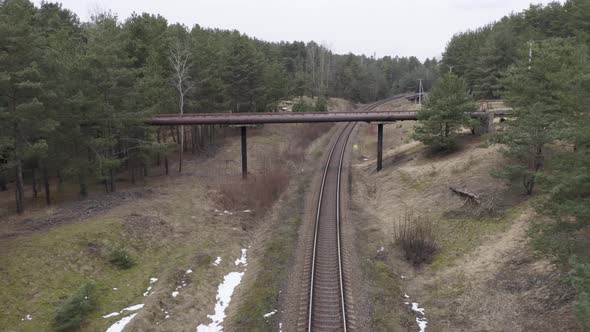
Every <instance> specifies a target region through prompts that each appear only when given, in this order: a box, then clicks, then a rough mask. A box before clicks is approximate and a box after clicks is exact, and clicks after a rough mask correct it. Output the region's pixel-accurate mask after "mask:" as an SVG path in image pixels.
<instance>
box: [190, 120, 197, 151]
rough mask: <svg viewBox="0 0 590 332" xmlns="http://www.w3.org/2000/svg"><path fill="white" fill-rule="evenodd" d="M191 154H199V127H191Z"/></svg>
mask: <svg viewBox="0 0 590 332" xmlns="http://www.w3.org/2000/svg"><path fill="white" fill-rule="evenodd" d="M191 153H192V154H193V155H194V154H196V153H197V126H192V127H191Z"/></svg>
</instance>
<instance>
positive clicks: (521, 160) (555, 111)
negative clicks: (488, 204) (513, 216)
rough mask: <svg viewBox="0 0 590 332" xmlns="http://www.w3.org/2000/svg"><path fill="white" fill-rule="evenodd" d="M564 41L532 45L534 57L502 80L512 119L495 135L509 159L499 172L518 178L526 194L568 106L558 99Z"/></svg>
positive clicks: (562, 88) (564, 58)
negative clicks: (513, 114) (511, 111)
mask: <svg viewBox="0 0 590 332" xmlns="http://www.w3.org/2000/svg"><path fill="white" fill-rule="evenodd" d="M572 50H573V49H572V45H571V44H570V43H569V42H567V41H562V40H548V41H545V42H543V43H542V44H537V45H536V46H535V47H534V48H533V57H532V59H531V60H530V61H529V59H527V57H526V56H524V55H523V57H522V58H523V59H522V60H521V61H519V62H518V64H516V65H515V66H512V67H511V68H510V69H509V71H508V73H507V76H506V77H505V79H504V80H503V81H502V83H503V85H504V87H505V89H506V92H505V97H506V99H507V100H508V101H509V103H510V105H511V106H512V107H513V108H514V112H515V119H514V120H513V121H508V123H507V130H506V131H505V132H504V133H503V134H502V135H499V136H498V139H499V142H501V143H504V144H505V146H506V148H505V149H503V153H504V155H505V156H506V157H507V158H508V159H509V160H511V161H512V163H511V164H509V165H507V166H506V167H505V168H504V169H503V170H502V171H501V172H500V173H499V175H502V176H504V177H506V178H509V179H515V178H520V179H521V181H522V184H523V186H524V187H525V189H526V192H527V194H529V195H530V194H532V193H533V189H534V187H535V184H536V180H537V176H538V173H540V172H541V171H542V170H543V168H544V164H545V159H546V153H547V151H546V149H547V144H549V143H552V142H553V141H554V140H555V139H557V138H558V134H559V132H560V130H561V128H564V120H565V119H566V118H567V114H568V113H571V109H569V108H568V107H565V105H564V104H563V103H562V102H561V98H560V95H561V94H562V91H565V89H568V87H566V85H564V81H563V75H562V73H563V70H565V69H566V68H567V67H566V64H567V62H566V61H567V58H568V56H567V54H568V53H571V52H572Z"/></svg>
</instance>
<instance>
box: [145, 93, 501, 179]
mask: <svg viewBox="0 0 590 332" xmlns="http://www.w3.org/2000/svg"><path fill="white" fill-rule="evenodd" d="M386 102H387V101H384V102H381V103H380V104H382V103H386ZM469 116H470V117H471V118H474V119H479V120H480V128H479V130H478V132H479V133H487V132H491V131H493V130H494V127H493V126H494V125H493V122H494V121H493V120H494V117H505V116H510V112H509V111H502V112H473V113H469ZM417 119H418V112H416V111H387V112H383V111H380V112H321V113H189V114H183V115H180V114H161V115H157V116H155V117H153V118H152V119H150V120H148V121H146V123H147V124H149V125H153V126H182V125H188V126H192V125H233V126H236V127H240V129H241V139H242V176H243V177H246V176H247V173H248V161H247V160H248V158H247V135H246V131H247V127H248V126H253V125H258V124H272V123H274V124H280V123H321V122H367V123H376V124H377V126H378V130H377V171H380V170H381V168H382V156H383V124H384V123H391V122H396V121H413V120H417Z"/></svg>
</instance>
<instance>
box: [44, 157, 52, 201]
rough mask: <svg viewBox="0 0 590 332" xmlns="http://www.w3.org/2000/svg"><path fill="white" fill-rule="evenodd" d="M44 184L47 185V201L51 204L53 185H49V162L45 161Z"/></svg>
mask: <svg viewBox="0 0 590 332" xmlns="http://www.w3.org/2000/svg"><path fill="white" fill-rule="evenodd" d="M43 186H44V187H45V203H46V204H47V205H51V187H50V186H49V173H48V172H47V164H46V163H43Z"/></svg>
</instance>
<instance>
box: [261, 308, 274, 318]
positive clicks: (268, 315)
mask: <svg viewBox="0 0 590 332" xmlns="http://www.w3.org/2000/svg"><path fill="white" fill-rule="evenodd" d="M276 313H277V311H276V310H273V311H271V312H269V313H267V314H264V315H263V316H264V318H268V317H270V316H272V315H274V314H276Z"/></svg>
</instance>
